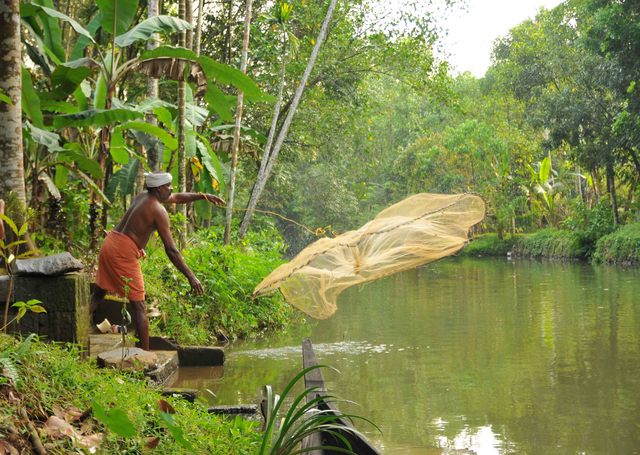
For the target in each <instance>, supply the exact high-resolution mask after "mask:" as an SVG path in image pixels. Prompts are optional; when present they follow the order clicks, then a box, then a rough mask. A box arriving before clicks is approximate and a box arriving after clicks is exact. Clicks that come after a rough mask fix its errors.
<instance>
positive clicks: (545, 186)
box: [527, 156, 564, 225]
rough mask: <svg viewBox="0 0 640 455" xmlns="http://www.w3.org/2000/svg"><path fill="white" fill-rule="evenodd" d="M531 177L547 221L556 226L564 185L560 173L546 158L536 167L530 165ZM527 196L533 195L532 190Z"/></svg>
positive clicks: (549, 159)
mask: <svg viewBox="0 0 640 455" xmlns="http://www.w3.org/2000/svg"><path fill="white" fill-rule="evenodd" d="M527 168H528V169H529V173H530V175H531V187H532V189H533V192H535V194H537V195H538V198H539V199H540V200H541V201H542V203H543V204H542V206H543V212H546V218H547V221H549V223H550V224H551V225H554V223H555V221H556V211H557V208H556V202H557V200H558V199H559V198H560V196H561V191H562V189H563V188H564V184H563V183H562V181H561V179H559V178H558V173H557V172H556V171H555V170H554V169H553V168H552V166H551V158H550V157H548V156H547V157H545V158H544V159H543V160H542V161H539V162H538V163H535V165H534V166H532V165H528V166H527ZM527 194H529V195H531V189H527Z"/></svg>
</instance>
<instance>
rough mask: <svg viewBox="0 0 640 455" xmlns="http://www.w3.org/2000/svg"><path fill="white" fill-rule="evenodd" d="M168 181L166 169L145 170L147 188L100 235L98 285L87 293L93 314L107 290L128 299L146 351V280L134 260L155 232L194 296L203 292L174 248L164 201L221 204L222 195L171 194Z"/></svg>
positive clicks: (141, 255)
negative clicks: (115, 224) (112, 228)
mask: <svg viewBox="0 0 640 455" xmlns="http://www.w3.org/2000/svg"><path fill="white" fill-rule="evenodd" d="M171 180H172V177H171V174H168V173H164V172H162V173H160V172H155V173H150V174H145V187H146V191H143V192H142V193H140V194H139V195H138V196H136V198H135V199H134V200H133V202H132V203H131V207H129V209H128V210H127V212H126V213H125V214H124V217H123V218H122V221H120V223H119V224H118V225H117V226H116V227H115V229H114V230H113V231H111V232H109V234H108V235H107V237H106V238H105V239H104V243H103V244H102V249H101V250H100V256H99V258H98V271H97V273H96V287H95V289H94V291H93V293H92V294H91V308H90V312H91V314H92V315H93V313H94V311H95V310H96V309H97V307H98V303H99V302H100V300H102V298H103V297H104V296H105V294H106V293H107V292H111V293H115V294H118V295H120V296H121V297H126V298H127V299H128V300H129V305H128V306H129V311H130V313H131V315H132V317H133V322H134V325H135V328H136V334H137V337H138V338H139V339H140V347H142V349H145V350H149V319H148V318H147V313H146V311H145V307H144V298H145V295H144V280H143V278H142V271H141V269H140V264H139V263H138V259H140V258H141V257H143V256H144V247H145V246H146V245H147V242H148V241H149V237H150V236H151V233H152V232H153V231H158V235H160V238H161V239H162V243H163V244H164V250H165V252H166V253H167V256H168V257H169V259H170V260H171V262H172V263H173V265H175V266H176V268H177V269H178V270H179V271H180V272H182V274H183V275H184V276H185V277H187V279H188V280H189V284H190V285H191V290H192V291H193V292H194V293H195V294H197V295H199V294H202V293H203V292H204V290H203V288H202V284H200V281H198V279H197V278H196V276H195V275H194V274H193V272H192V271H191V269H190V268H189V267H188V266H187V264H186V262H185V261H184V258H183V257H182V255H181V254H180V251H178V248H176V245H175V243H174V241H173V237H172V236H171V231H170V228H169V215H168V214H167V210H166V209H165V208H164V206H163V205H162V204H163V203H173V204H186V203H189V202H193V201H197V200H200V199H204V200H207V201H209V202H212V203H214V204H216V205H222V204H224V201H223V200H222V199H220V198H219V197H217V196H214V195H212V194H203V193H176V194H171Z"/></svg>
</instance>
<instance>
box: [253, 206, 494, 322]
mask: <svg viewBox="0 0 640 455" xmlns="http://www.w3.org/2000/svg"><path fill="white" fill-rule="evenodd" d="M483 218H484V202H483V201H482V199H481V198H480V197H478V196H475V195H471V194H461V195H446V194H427V193H422V194H416V195H414V196H411V197H409V198H407V199H404V200H403V201H401V202H398V203H397V204H394V205H392V206H391V207H388V208H387V209H385V210H383V211H382V212H380V213H379V214H378V215H377V216H376V217H375V218H374V219H373V220H371V221H369V222H368V223H367V224H365V225H364V226H362V227H361V228H360V229H358V230H356V231H349V232H345V233H344V234H341V235H339V236H337V237H334V238H323V239H320V240H317V241H316V242H314V243H312V244H311V245H309V246H308V247H307V248H305V249H304V250H302V251H301V252H300V253H299V254H298V255H297V256H296V257H295V258H293V260H291V261H290V262H288V263H286V264H283V265H282V266H280V267H278V268H277V269H276V270H274V271H273V272H272V273H271V274H270V275H269V276H267V277H266V278H265V279H264V280H263V281H262V282H261V283H260V284H258V286H256V288H255V290H254V295H262V294H268V293H271V292H274V291H276V290H277V289H280V291H281V292H282V294H283V295H284V298H285V299H286V300H287V302H289V303H290V304H292V305H293V306H295V307H296V308H298V309H299V310H301V311H303V312H305V313H307V314H308V315H310V316H311V317H314V318H317V319H325V318H328V317H329V316H331V315H332V314H333V313H335V311H336V308H337V306H336V300H337V298H338V295H340V293H341V292H342V291H344V290H345V289H347V288H348V287H350V286H353V285H356V284H360V283H365V282H367V281H373V280H376V279H378V278H382V277H384V276H387V275H391V274H393V273H397V272H401V271H403V270H408V269H412V268H414V267H417V266H420V265H423V264H427V263H429V262H432V261H435V260H437V259H440V258H443V257H445V256H448V255H450V254H453V253H455V252H457V251H458V250H460V249H461V248H463V247H464V246H465V244H466V242H467V233H468V231H469V228H470V227H471V226H473V225H474V224H476V223H478V222H480V221H481V220H482V219H483Z"/></svg>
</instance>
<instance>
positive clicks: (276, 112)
mask: <svg viewBox="0 0 640 455" xmlns="http://www.w3.org/2000/svg"><path fill="white" fill-rule="evenodd" d="M283 35H284V36H283V41H282V53H281V58H282V63H281V66H280V86H279V87H278V98H277V100H276V105H275V106H274V108H273V118H272V119H271V127H270V128H269V136H268V137H267V144H266V145H265V147H264V153H263V154H262V160H261V161H260V169H259V170H258V176H261V175H263V174H264V171H265V169H266V168H267V163H268V162H269V157H270V156H271V145H272V144H273V138H274V137H275V135H276V128H277V126H278V119H279V118H280V108H281V106H282V97H283V92H284V78H285V74H286V68H287V54H286V52H287V51H286V49H287V41H286V33H284V34H283ZM253 197H254V196H253V193H252V194H251V200H253ZM251 200H250V201H249V206H251V204H252V203H251ZM254 207H255V205H254ZM253 211H254V210H253V209H251V213H252V214H253ZM247 213H249V212H248V211H247V212H245V216H244V217H243V219H242V223H241V224H240V229H239V231H238V237H239V238H243V237H244V235H245V234H246V233H247V229H248V228H249V220H250V218H251V217H249V218H247Z"/></svg>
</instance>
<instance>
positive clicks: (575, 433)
mask: <svg viewBox="0 0 640 455" xmlns="http://www.w3.org/2000/svg"><path fill="white" fill-rule="evenodd" d="M639 278H640V271H638V270H635V269H632V270H625V269H614V268H607V267H592V266H589V265H585V264H558V263H540V262H533V261H513V262H509V261H506V260H504V261H503V260H469V259H454V260H446V261H441V262H439V263H436V264H433V265H431V266H429V267H425V268H421V269H418V270H414V271H411V272H406V273H403V274H399V275H395V276H392V277H389V278H387V279H384V280H381V281H378V282H375V283H371V284H369V285H364V286H360V287H358V288H352V289H350V290H348V291H347V292H345V293H344V294H343V295H342V296H341V297H340V300H339V302H338V312H337V313H336V315H335V316H334V317H332V318H331V319H328V320H326V321H310V322H309V324H308V325H305V326H304V327H301V328H300V330H301V331H300V332H297V331H292V332H289V333H287V334H281V335H280V336H278V337H277V338H273V339H270V340H263V341H260V342H259V343H248V344H239V345H237V346H234V347H233V348H232V349H230V350H228V351H227V354H228V355H227V364H226V366H225V373H224V374H225V376H224V378H223V379H222V381H220V382H219V383H217V384H215V385H214V386H215V393H216V395H217V396H218V398H217V403H219V404H231V403H248V402H255V401H256V399H257V395H258V392H259V390H260V388H261V387H262V386H263V385H264V384H272V385H273V386H274V388H275V389H276V390H282V388H283V387H284V384H285V383H286V382H287V381H288V380H289V379H290V378H291V377H292V376H293V375H294V374H295V373H296V372H297V371H299V370H300V368H301V366H302V365H301V349H300V345H301V341H302V339H303V338H304V337H305V336H310V337H311V339H312V340H313V342H314V346H315V350H316V354H317V356H318V359H319V361H320V363H323V364H327V365H331V366H332V367H335V368H337V369H338V370H339V371H341V372H342V373H341V374H338V373H336V372H333V371H325V372H324V375H325V379H326V382H327V386H328V388H329V389H330V390H331V391H333V392H335V393H337V394H339V395H341V396H344V397H345V398H348V399H351V400H354V401H355V402H357V403H359V404H360V405H359V406H355V405H353V407H351V406H349V405H343V406H341V408H343V410H345V411H347V412H354V413H358V414H361V415H364V416H366V417H367V418H369V419H371V420H372V421H374V422H375V423H376V424H377V425H378V426H380V428H381V429H382V434H379V433H378V432H376V430H375V429H372V428H362V429H363V431H364V432H365V433H367V435H368V436H369V437H370V438H371V440H372V441H373V442H374V443H375V444H376V445H378V446H379V447H381V448H384V453H386V454H409V453H421V454H425V453H434V454H436V453H438V454H439V453H478V454H494V453H500V454H510V453H518V454H519V453H531V454H538V453H544V454H567V453H583V452H584V453H590V454H609V453H616V454H618V453H625V454H626V453H637V452H638V451H639V449H638V448H637V447H639V443H640V432H638V425H639V424H640V302H638V298H637V296H638V295H640V279H639ZM471 451H473V452H471Z"/></svg>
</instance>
